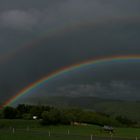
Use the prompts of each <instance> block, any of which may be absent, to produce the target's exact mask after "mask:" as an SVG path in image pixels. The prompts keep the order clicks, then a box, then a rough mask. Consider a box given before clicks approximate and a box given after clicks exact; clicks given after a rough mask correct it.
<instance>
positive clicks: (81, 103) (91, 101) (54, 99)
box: [26, 96, 140, 122]
mask: <svg viewBox="0 0 140 140" xmlns="http://www.w3.org/2000/svg"><path fill="white" fill-rule="evenodd" d="M26 103H32V104H44V105H52V106H57V107H64V108H69V107H77V108H83V109H88V110H93V111H97V112H103V113H107V114H110V115H112V116H119V115H121V116H126V117H128V118H130V119H133V120H137V121H139V122H140V112H139V108H140V102H139V101H120V100H110V99H101V98H95V97H66V96H65V97H64V96H63V97H60V96H51V97H47V98H44V99H41V98H40V99H39V98H38V99H33V98H30V99H28V101H27V102H26Z"/></svg>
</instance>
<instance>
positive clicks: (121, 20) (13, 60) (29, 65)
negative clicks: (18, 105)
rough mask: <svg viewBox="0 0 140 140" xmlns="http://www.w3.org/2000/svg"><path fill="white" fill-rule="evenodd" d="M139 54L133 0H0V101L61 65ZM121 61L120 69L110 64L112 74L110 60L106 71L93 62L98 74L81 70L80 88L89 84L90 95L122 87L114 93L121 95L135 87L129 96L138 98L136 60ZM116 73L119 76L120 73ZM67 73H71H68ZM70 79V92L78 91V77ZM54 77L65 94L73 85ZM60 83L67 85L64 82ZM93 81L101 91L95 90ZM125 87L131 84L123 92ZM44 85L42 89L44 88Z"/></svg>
mask: <svg viewBox="0 0 140 140" xmlns="http://www.w3.org/2000/svg"><path fill="white" fill-rule="evenodd" d="M139 53H140V1H139V0H1V1H0V67H1V69H0V77H1V78H0V98H1V101H3V100H5V99H8V98H10V97H11V96H12V95H14V94H16V93H17V92H18V91H19V90H21V89H22V88H24V87H25V86H27V85H28V84H29V83H31V82H34V81H36V80H37V79H39V78H41V77H43V76H45V75H47V74H49V73H50V72H52V71H54V70H56V69H59V68H61V67H62V66H68V65H70V64H74V63H78V62H81V61H85V60H87V59H89V58H94V57H103V56H110V55H126V54H139ZM116 65H117V66H116ZM126 65H127V66H126V67H125V68H122V67H121V64H118V63H117V64H115V66H116V71H115V69H114V73H115V74H114V73H111V71H110V68H111V67H115V66H114V64H110V65H107V66H104V67H106V71H109V72H107V73H105V71H103V68H100V67H96V71H97V72H96V73H97V75H102V76H100V77H99V76H96V78H93V79H90V80H89V76H88V75H86V76H83V77H82V78H81V79H80V81H87V82H86V84H88V85H89V86H87V87H86V91H88V93H89V90H91V93H92V92H93V89H94V91H96V94H95V95H99V94H98V93H101V94H104V95H105V96H107V95H108V97H110V96H111V95H110V94H111V92H113V93H114V92H116V93H114V94H118V93H120V94H122V92H123V93H125V96H120V97H123V98H125V97H126V96H127V94H129V95H131V96H132V91H134V90H135V92H136V93H135V97H139V95H138V92H139V91H140V89H139V88H138V86H134V85H139V82H140V81H139V76H138V70H139V69H140V68H139V67H140V62H139V63H138V62H137V63H136V64H135V65H134V64H132V63H127V64H126ZM129 68H130V70H129V71H127V69H129ZM94 69H95V68H94ZM117 71H120V72H119V73H117ZM84 73H87V72H86V71H84ZM125 73H127V74H126V75H125ZM103 74H105V75H107V76H106V78H107V77H108V78H107V79H108V80H107V81H106V83H108V84H107V85H105V84H104V83H105V82H103V81H104V76H103ZM82 75H84V74H82ZM122 75H125V76H124V77H123V78H122ZM72 77H76V75H75V74H73V76H72ZM79 77H80V76H79ZM132 77H133V78H132ZM95 79H96V80H95ZM70 81H71V82H70ZM76 81H77V82H76V83H77V84H76V85H77V88H76V90H75V91H74V92H77V93H76V94H78V95H79V94H82V93H81V92H80V90H79V87H81V85H82V87H85V86H84V85H83V84H84V82H83V83H81V82H78V81H79V78H77V80H76ZM91 81H92V82H91ZM93 81H94V82H93ZM59 82H60V83H61V85H59V86H57V88H56V89H57V92H59V89H60V87H61V89H63V91H64V89H65V90H66V91H67V90H68V89H69V90H70V91H69V93H71V88H67V87H69V86H70V87H71V86H72V85H73V87H75V86H76V85H75V84H73V83H74V82H73V81H72V80H70V79H69V80H68V82H63V79H60V81H59ZM115 82H116V83H117V84H118V85H119V86H117V88H118V89H117V90H114V85H112V83H115ZM54 83H55V82H54ZM54 83H53V84H54ZM63 83H67V84H66V85H65V86H64V85H63ZM134 83H135V84H134ZM136 83H137V84H136ZM54 85H57V84H56V83H55V84H54ZM99 85H100V87H101V89H102V92H101V91H99V90H97V89H99V88H98V87H99ZM120 85H121V86H120ZM128 85H129V86H128ZM96 86H98V87H96ZM122 86H123V90H122ZM51 87H52V86H51V85H50V88H49V87H48V88H49V89H50V90H51ZM88 87H89V89H88V90H87V88H88ZM91 87H92V88H91ZM95 87H96V88H95ZM128 87H130V88H131V89H130V90H129V92H128ZM53 88H54V87H53ZM44 89H45V90H47V89H46V88H45V87H44ZM44 89H42V91H43V93H44V92H45V91H44ZM95 89H96V90H95ZM124 89H125V90H124ZM124 91H125V92H124ZM130 91H131V92H130ZM53 92H54V94H55V93H56V91H53ZM72 92H73V91H72ZM105 93H106V94H105ZM51 94H52V93H51ZM86 94H87V93H86ZM131 96H130V97H131Z"/></svg>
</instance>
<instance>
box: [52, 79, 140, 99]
mask: <svg viewBox="0 0 140 140" xmlns="http://www.w3.org/2000/svg"><path fill="white" fill-rule="evenodd" d="M138 92H139V89H138V88H137V87H136V86H135V85H133V84H132V83H131V82H128V81H127V82H126V81H110V82H108V83H106V84H105V83H101V82H96V83H94V84H77V85H67V86H63V87H59V88H57V89H56V92H55V93H51V94H50V95H57V96H72V97H76V96H89V97H99V98H107V99H121V100H137V98H140V95H139V94H138Z"/></svg>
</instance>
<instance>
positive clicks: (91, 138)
mask: <svg viewBox="0 0 140 140" xmlns="http://www.w3.org/2000/svg"><path fill="white" fill-rule="evenodd" d="M1 130H5V129H1ZM6 131H7V132H10V133H11V132H12V133H13V135H14V134H15V133H19V134H20V133H31V134H33V135H35V134H36V135H46V136H49V137H63V136H66V137H75V138H76V137H79V138H80V139H81V140H82V139H84V140H139V138H138V137H137V136H136V137H133V138H132V137H131V138H125V137H115V136H113V135H110V137H109V136H106V137H105V136H104V137H103V136H96V135H94V134H90V135H87V134H86V135H84V134H83V135H81V134H78V133H71V132H70V130H67V131H66V133H57V132H53V131H51V130H48V131H46V130H32V129H30V128H29V127H27V128H26V129H16V128H12V129H11V127H10V129H6Z"/></svg>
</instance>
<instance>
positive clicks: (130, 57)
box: [2, 55, 140, 107]
mask: <svg viewBox="0 0 140 140" xmlns="http://www.w3.org/2000/svg"><path fill="white" fill-rule="evenodd" d="M132 60H133V61H134V62H135V61H137V60H140V55H119V56H109V57H100V58H94V59H91V60H86V61H83V62H80V63H78V64H73V65H70V66H66V67H63V68H61V69H59V70H56V71H53V72H52V73H50V74H48V75H47V76H45V77H43V78H41V79H39V80H37V81H35V82H33V83H31V84H29V85H28V86H27V87H25V88H23V89H22V90H21V91H19V92H18V93H17V94H15V95H14V96H13V97H11V98H10V99H9V100H7V101H6V102H5V103H4V104H3V105H2V107H4V106H9V105H12V104H13V103H15V102H16V101H17V100H19V99H20V98H22V97H23V96H24V95H25V94H33V90H35V89H36V88H37V87H39V86H41V85H42V84H44V83H47V82H49V81H50V80H53V79H54V78H56V77H57V76H61V75H63V74H68V73H69V72H70V71H74V70H77V69H82V68H84V67H86V66H89V65H96V64H102V63H108V62H113V63H115V62H122V61H128V62H129V61H132Z"/></svg>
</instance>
